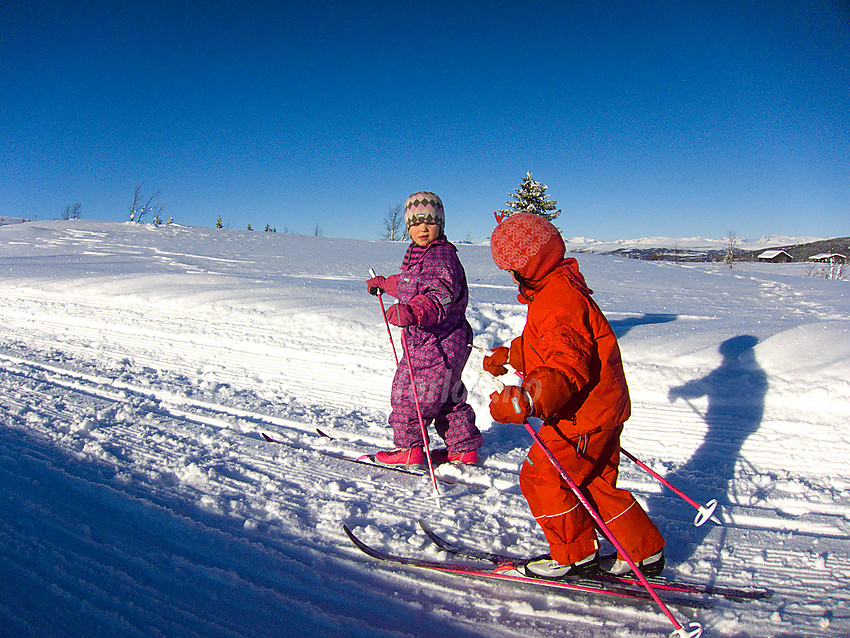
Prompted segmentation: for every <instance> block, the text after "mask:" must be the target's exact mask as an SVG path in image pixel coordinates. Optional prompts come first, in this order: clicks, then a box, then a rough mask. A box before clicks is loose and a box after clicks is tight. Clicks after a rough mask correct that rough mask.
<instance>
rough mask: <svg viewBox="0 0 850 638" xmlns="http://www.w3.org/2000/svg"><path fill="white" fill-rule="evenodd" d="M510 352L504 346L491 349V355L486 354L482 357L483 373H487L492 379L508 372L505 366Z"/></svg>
mask: <svg viewBox="0 0 850 638" xmlns="http://www.w3.org/2000/svg"><path fill="white" fill-rule="evenodd" d="M509 354H510V350H508V349H507V348H506V347H505V346H499V347H498V348H494V349H493V354H488V355H487V356H486V357H484V371H485V372H489V373H490V374H492V375H493V376H494V377H500V376H502V375H503V374H506V373H507V372H508V369H507V368H506V367H505V364H506V363H507V362H508V356H509Z"/></svg>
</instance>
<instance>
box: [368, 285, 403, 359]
mask: <svg viewBox="0 0 850 638" xmlns="http://www.w3.org/2000/svg"><path fill="white" fill-rule="evenodd" d="M369 274H370V275H372V277H377V275H376V274H375V271H374V270H373V269H372V268H370V269H369ZM382 295H383V291H382V290H380V289H378V303H379V304H381V314H382V315H383V316H384V325H385V326H386V327H387V335H388V336H389V338H390V346H392V349H393V356H394V357H395V364H396V365H398V353H397V352H396V351H395V341H393V333H392V332H390V322H389V321H388V320H387V311H386V309H385V308H384V298H383V296H382Z"/></svg>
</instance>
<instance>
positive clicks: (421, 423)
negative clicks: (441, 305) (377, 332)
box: [401, 328, 440, 497]
mask: <svg viewBox="0 0 850 638" xmlns="http://www.w3.org/2000/svg"><path fill="white" fill-rule="evenodd" d="M404 333H405V329H404V328H402V329H401V349H402V350H404V358H405V359H407V370H408V372H409V373H410V388H411V389H412V390H413V403H414V404H415V405H416V416H417V417H418V418H419V431H420V432H421V433H422V447H424V448H425V458H426V459H427V460H428V474H430V475H431V483H432V484H433V486H434V492H436V494H437V497H439V496H440V489H439V488H438V487H437V476H436V474H434V464H433V463H432V462H431V450H430V449H429V448H428V431H427V430H426V428H425V420H424V419H423V418H422V409H421V408H420V407H419V393H418V392H417V391H416V382H415V380H414V378H413V364H412V363H411V361H410V350H409V349H408V348H407V338H406V337H405V336H404Z"/></svg>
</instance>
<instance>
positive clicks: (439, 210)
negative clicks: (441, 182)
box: [404, 191, 446, 230]
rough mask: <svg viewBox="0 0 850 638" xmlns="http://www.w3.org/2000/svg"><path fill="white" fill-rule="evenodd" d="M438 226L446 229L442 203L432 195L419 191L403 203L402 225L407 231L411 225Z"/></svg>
mask: <svg viewBox="0 0 850 638" xmlns="http://www.w3.org/2000/svg"><path fill="white" fill-rule="evenodd" d="M422 222H425V223H426V224H439V225H440V229H441V230H445V229H446V214H445V212H444V211H443V202H442V200H441V199H440V198H439V197H437V196H436V195H435V194H434V193H431V192H429V191H419V192H418V193H413V195H411V196H410V197H408V198H407V201H406V202H405V203H404V224H405V226H406V227H407V228H408V229H409V228H410V227H411V226H412V225H413V224H421V223H422Z"/></svg>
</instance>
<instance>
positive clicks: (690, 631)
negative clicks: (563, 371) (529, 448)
mask: <svg viewBox="0 0 850 638" xmlns="http://www.w3.org/2000/svg"><path fill="white" fill-rule="evenodd" d="M514 410H516V412H517V414H519V412H520V410H519V402H518V401H517V400H516V399H514ZM523 426H525V429H526V430H528V433H529V434H530V435H531V436H532V438H533V439H534V442H535V443H537V445H539V446H540V448H541V449H542V450H543V453H544V454H545V455H546V456H547V457H548V459H549V461H551V463H552V465H554V466H555V469H556V470H558V474H560V475H561V478H562V479H564V481H565V482H566V483H567V485H569V487H570V489H571V490H572V492H573V494H575V495H576V498H577V499H578V500H579V502H580V503H581V504H582V505H583V506H584V509H586V510H587V513H588V514H590V516H591V517H592V518H593V520H594V521H595V522H596V524H597V526H598V527H599V529H601V530H602V532H603V533H604V534H605V537H606V538H607V539H608V540H609V541H611V544H612V545H614V547H616V548H617V552H618V553H619V554H620V555H621V556H623V557H624V558H625V559H626V562H627V563H628V565H629V567H631V569H632V571H633V572H634V573H635V576H637V578H638V580H639V581H640V583H641V585H643V586H644V588H645V589H646V591H647V592H649V595H650V596H652V599H653V600H654V601H655V602H656V604H657V605H658V607H659V608H660V609H661V611H662V612H663V613H664V615H665V616H667V618H668V620H669V621H670V622H671V623H672V625H673V629H674V630H675V631H674V632H673V633H674V634H675V635H678V636H681V637H682V638H697V637H698V636H702V626H701V625H700V624H699V623H691V624H690V625H689V627H688V628H687V629H686V628H685V627H683V626H682V625H681V623H680V622H679V621H678V620H676V617H675V616H674V615H673V614H672V613H671V612H670V610H669V609H668V608H667V605H665V604H664V601H663V600H661V598H660V597H659V596H658V594H657V593H656V591H655V589H653V588H652V585H650V584H649V581H648V580H647V579H646V576H644V575H643V572H641V571H640V568H639V567H638V566H637V564H636V563H635V562H634V561H633V560H632V558H631V556H629V554H628V552H626V550H625V549H623V546H622V545H621V544H620V541H618V540H617V537H616V536H614V534H613V532H611V530H610V528H609V527H608V526H607V525H606V524H605V521H604V520H602V517H601V516H600V515H599V513H598V512H597V511H596V510H595V509H594V507H593V505H591V504H590V501H589V500H588V499H587V498H586V497H585V496H584V494H582V492H581V490H580V489H579V487H578V485H576V484H575V482H574V481H573V480H572V479H571V478H570V475H569V474H567V471H566V470H565V469H564V467H563V466H562V465H561V464H560V463H559V462H558V459H556V458H555V455H554V454H552V451H551V450H550V449H549V448H548V447H546V444H545V443H543V441H542V439H541V438H540V436H539V435H538V434H537V432H536V431H535V429H534V428H533V427H531V424H530V423H529V422H528V421H527V420H526V421H525V422H524V423H523ZM671 635H673V634H671Z"/></svg>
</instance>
